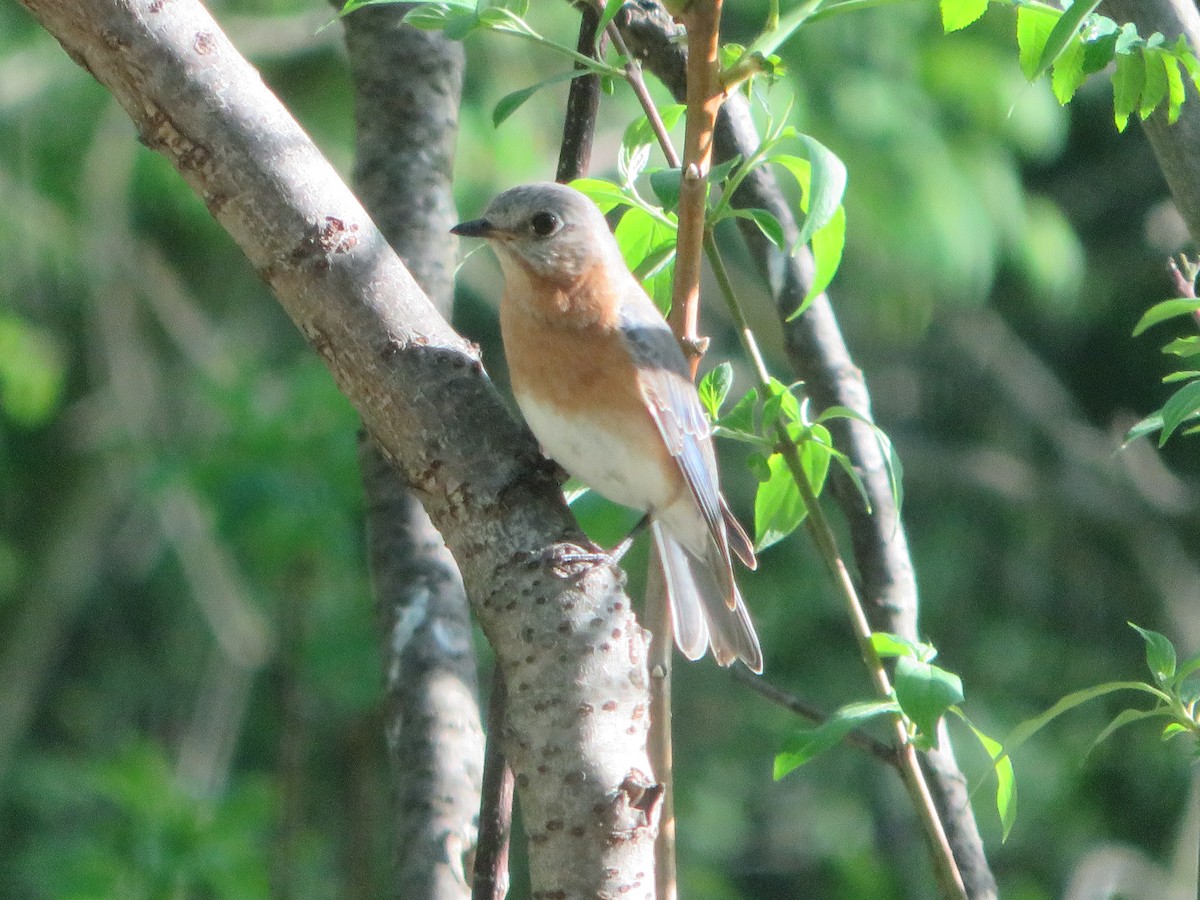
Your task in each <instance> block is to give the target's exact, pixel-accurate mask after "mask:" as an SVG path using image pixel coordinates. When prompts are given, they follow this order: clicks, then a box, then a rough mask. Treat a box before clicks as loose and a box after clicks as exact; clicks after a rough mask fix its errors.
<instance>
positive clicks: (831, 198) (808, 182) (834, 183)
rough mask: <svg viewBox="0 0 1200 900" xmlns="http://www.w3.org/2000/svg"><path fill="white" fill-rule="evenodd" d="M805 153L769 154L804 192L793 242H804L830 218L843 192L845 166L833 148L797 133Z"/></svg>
mask: <svg viewBox="0 0 1200 900" xmlns="http://www.w3.org/2000/svg"><path fill="white" fill-rule="evenodd" d="M797 139H798V140H799V141H800V143H801V144H802V145H803V147H804V151H805V155H804V156H803V157H801V156H792V155H789V154H786V153H781V154H777V155H773V156H770V157H768V159H769V160H770V162H773V163H776V164H778V165H781V166H783V167H784V168H785V169H787V170H788V172H790V173H791V174H792V177H794V178H795V179H796V182H797V183H798V184H799V185H800V189H801V190H802V191H803V192H804V199H803V201H802V203H801V209H803V210H804V212H805V213H806V216H805V219H804V224H803V226H802V227H801V228H800V235H799V236H798V237H797V238H796V246H798V247H799V246H803V245H804V244H807V243H808V241H809V239H810V238H811V237H812V236H813V234H814V233H815V232H817V231H818V230H819V229H821V228H824V227H825V226H826V225H827V224H829V222H830V220H831V219H832V218H833V215H834V213H835V212H836V211H837V209H838V207H839V206H840V205H841V202H842V196H843V195H844V194H845V193H846V166H845V164H844V163H843V162H842V161H841V160H840V159H838V157H837V155H836V154H834V152H833V151H832V150H830V149H829V148H828V147H826V146H825V145H824V144H822V143H821V142H820V141H817V140H816V139H815V138H811V137H808V136H807V135H803V134H802V135H797Z"/></svg>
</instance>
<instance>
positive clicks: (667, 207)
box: [572, 105, 846, 318]
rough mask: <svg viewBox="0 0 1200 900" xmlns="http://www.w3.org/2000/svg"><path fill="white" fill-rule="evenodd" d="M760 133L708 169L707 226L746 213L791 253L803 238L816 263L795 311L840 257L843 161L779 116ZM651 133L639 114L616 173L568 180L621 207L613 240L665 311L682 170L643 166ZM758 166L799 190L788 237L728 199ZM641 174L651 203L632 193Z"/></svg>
mask: <svg viewBox="0 0 1200 900" xmlns="http://www.w3.org/2000/svg"><path fill="white" fill-rule="evenodd" d="M684 113H685V109H684V107H683V106H680V105H673V106H667V107H664V108H663V109H662V110H660V111H659V117H660V119H661V120H662V125H663V126H664V127H665V128H667V129H670V128H672V127H674V126H675V124H676V123H677V122H678V121H679V119H680V117H681V116H683V115H684ZM765 134H766V136H765V137H764V139H763V141H762V142H761V143H760V144H759V146H758V148H757V149H756V150H755V151H754V153H752V154H751V155H750V156H749V157H747V158H746V159H742V158H741V157H735V158H733V159H730V160H726V161H725V162H723V163H720V164H718V165H715V166H713V167H712V169H711V170H710V172H709V179H708V182H709V204H708V211H707V214H706V217H705V228H706V229H711V228H713V227H714V226H716V225H717V224H718V223H719V222H723V221H725V220H727V219H744V220H747V221H750V222H753V223H754V224H755V225H756V226H757V227H758V228H759V230H760V231H761V232H762V233H763V234H764V235H765V236H766V237H767V239H768V240H769V241H771V243H772V244H774V245H775V246H776V247H777V248H779V249H780V250H782V251H784V252H786V253H795V252H797V251H798V250H799V249H800V248H801V247H803V246H805V245H806V244H807V245H808V246H809V247H810V248H811V250H812V254H813V259H814V263H815V270H814V275H813V281H812V284H811V286H810V288H809V291H808V294H807V295H806V296H805V298H804V299H803V300H802V301H801V303H800V305H799V307H798V308H797V309H795V310H793V311H792V313H791V317H792V318H794V317H796V316H798V315H800V314H801V313H802V312H803V311H804V310H805V309H807V307H808V305H809V304H810V303H811V302H812V301H813V299H814V298H816V297H817V296H818V295H819V294H820V293H821V292H822V291H824V290H825V289H826V288H827V287H828V286H829V283H830V282H831V281H832V280H833V277H834V275H835V274H836V273H837V269H838V266H839V265H840V264H841V260H842V250H843V248H844V246H845V243H846V213H845V209H844V208H843V206H842V197H843V196H844V194H845V191H846V167H845V165H843V164H842V161H841V160H840V159H838V157H837V156H836V155H835V154H834V153H833V152H832V151H831V150H829V148H828V147H826V146H825V145H823V144H822V143H820V142H819V141H817V140H816V139H815V138H812V137H809V136H808V135H805V134H801V133H799V132H798V131H797V130H796V129H795V128H794V127H792V126H790V125H786V124H784V123H783V119H779V120H776V119H773V118H770V117H768V122H767V128H766V132H765ZM655 140H656V136H655V131H654V129H653V128H652V127H651V125H650V122H649V121H648V119H647V118H646V117H645V116H642V117H641V118H639V119H638V120H636V121H634V122H633V123H632V124H631V125H630V126H629V127H628V128H627V129H626V131H625V135H624V138H623V139H622V141H621V147H620V150H619V151H618V155H617V171H618V178H619V180H618V181H616V182H613V181H607V180H605V179H601V178H581V179H578V180H576V181H574V182H573V183H572V186H573V187H575V188H576V189H577V190H579V191H582V192H583V193H584V194H586V195H587V196H589V197H590V198H591V199H592V200H593V201H595V203H596V204H597V205H598V206H599V207H600V209H601V210H603V211H604V212H605V213H606V214H607V213H609V212H611V211H612V210H613V209H616V208H618V207H622V208H625V210H626V211H625V213H624V214H623V215H622V218H621V220H620V222H619V223H618V224H617V227H616V231H615V233H616V237H617V243H618V244H620V245H621V249H622V251H623V252H624V253H625V261H626V263H627V264H628V265H629V268H630V269H631V270H632V271H633V273H634V274H635V275H637V276H638V278H639V279H640V280H641V281H642V283H643V285H644V286H645V287H646V291H647V293H649V294H650V296H651V297H653V298H654V301H655V302H656V303H657V304H658V306H659V308H660V309H661V310H662V311H663V313H664V314H666V313H667V312H669V310H670V297H671V290H670V284H671V278H672V276H673V273H674V242H675V230H676V216H675V209H676V207H677V205H678V202H679V178H680V172H679V170H678V169H673V168H664V167H648V163H649V159H650V153H651V149H652V147H653V144H654V142H655ZM764 165H776V166H778V167H779V168H780V169H781V170H783V171H784V172H785V173H787V174H789V175H790V176H791V177H792V178H793V179H794V180H795V183H796V185H797V186H798V188H799V190H800V211H801V213H802V214H803V224H802V225H801V227H800V230H799V232H798V234H797V235H796V236H795V238H794V239H792V240H790V241H789V240H788V236H787V235H786V234H785V233H784V229H783V226H782V225H781V224H780V222H779V220H778V219H777V218H776V217H775V216H774V215H773V214H772V213H771V212H770V211H768V210H765V209H739V208H735V207H734V206H733V205H732V198H733V196H734V194H735V192H736V191H737V189H738V187H740V186H741V184H742V182H743V181H744V180H745V179H746V178H747V177H748V176H749V175H750V174H751V172H753V171H754V170H755V169H757V168H759V167H760V166H764ZM642 175H645V176H646V177H647V180H648V181H649V183H650V188H651V190H652V191H653V193H654V197H655V199H656V200H657V204H655V203H652V202H650V201H649V200H647V199H646V198H644V197H643V196H642V195H641V194H640V193H639V192H638V189H637V185H636V182H637V180H638V178H640V177H641V176H642ZM714 186H715V187H716V188H717V191H716V192H714V190H713V188H714ZM714 193H715V195H716V197H717V199H716V200H715V201H714V200H713V196H714Z"/></svg>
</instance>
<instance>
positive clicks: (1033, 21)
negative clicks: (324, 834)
mask: <svg viewBox="0 0 1200 900" xmlns="http://www.w3.org/2000/svg"><path fill="white" fill-rule="evenodd" d="M1058 20H1059V17H1058V16H1056V15H1055V14H1054V13H1052V12H1048V11H1046V10H1043V9H1038V8H1036V7H1033V6H1022V7H1021V8H1020V9H1018V10H1017V52H1018V55H1019V58H1020V61H1021V72H1022V73H1024V75H1025V77H1026V78H1028V79H1029V80H1030V81H1034V80H1035V79H1036V78H1037V76H1038V74H1039V73H1038V67H1039V65H1040V64H1041V60H1042V54H1043V53H1044V52H1045V49H1046V41H1047V39H1048V38H1049V37H1050V32H1051V31H1053V30H1054V26H1055V25H1056V24H1057V23H1058Z"/></svg>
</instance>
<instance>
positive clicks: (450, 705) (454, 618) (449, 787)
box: [342, 6, 483, 900]
mask: <svg viewBox="0 0 1200 900" xmlns="http://www.w3.org/2000/svg"><path fill="white" fill-rule="evenodd" d="M404 12H405V9H404V8H402V7H395V6H390V7H382V8H368V9H364V10H362V11H360V12H359V13H358V14H357V15H353V16H348V17H347V18H345V19H343V20H342V21H343V25H344V27H345V35H346V46H347V49H348V51H349V56H350V70H351V74H352V77H353V82H354V100H355V106H354V123H355V137H356V160H355V166H354V182H355V185H356V188H357V191H358V194H359V197H360V198H361V199H362V201H363V203H364V204H366V206H367V208H368V209H369V210H370V212H371V216H372V218H373V219H374V221H375V222H376V224H377V225H378V226H379V228H380V230H381V231H382V232H383V234H384V236H385V237H386V238H387V241H388V243H389V244H391V246H392V247H393V248H394V249H395V250H396V252H397V253H399V254H400V257H401V259H402V260H403V261H404V264H405V266H406V267H407V268H408V270H409V272H410V273H411V274H412V275H413V277H414V278H415V279H416V281H417V283H418V284H419V285H420V286H421V288H422V289H423V290H424V291H425V293H426V295H427V296H428V297H429V298H430V300H431V301H432V302H433V303H434V305H435V306H436V307H437V308H438V310H439V312H441V313H442V315H443V316H447V317H448V316H449V314H450V310H451V307H452V304H453V299H454V264H455V254H454V245H453V242H451V241H447V240H446V232H447V231H448V230H449V229H450V227H451V226H452V225H453V224H454V223H455V222H456V221H457V219H458V217H457V215H456V214H455V209H454V200H453V196H452V194H451V171H452V168H453V162H454V140H455V137H456V135H457V133H458V127H457V126H458V108H459V100H460V97H461V93H462V74H463V51H462V45H461V44H460V43H458V42H456V41H449V40H447V39H446V38H445V37H444V36H443V35H441V34H439V33H436V32H426V31H419V30H417V29H415V28H412V27H411V26H407V25H403V24H401V20H402V18H403V15H404ZM359 459H360V467H361V470H362V478H363V490H364V493H365V495H366V516H367V534H368V540H369V544H370V567H371V580H372V584H373V586H374V590H375V602H376V608H377V610H378V615H379V621H380V631H381V637H382V640H381V644H382V648H381V649H382V658H383V660H384V666H385V676H386V685H387V694H388V711H387V723H386V734H387V745H388V751H389V755H390V759H391V774H392V783H393V786H394V796H393V810H394V813H393V818H394V820H395V823H396V827H395V832H394V841H395V845H394V848H393V858H394V860H395V865H396V868H395V872H394V880H393V881H392V884H391V888H392V893H393V896H396V897H404V898H413V900H426V898H427V900H460V898H461V900H465V898H467V897H469V896H470V878H469V869H470V866H469V865H468V859H469V858H470V856H471V852H472V851H473V850H474V849H475V845H476V835H477V821H476V818H477V810H478V808H479V791H480V782H481V779H482V771H483V729H482V725H481V723H480V715H479V700H478V697H479V691H478V684H477V679H476V660H475V653H474V647H473V645H472V634H471V618H470V611H469V609H468V606H467V599H466V594H465V592H464V590H463V584H462V577H461V576H460V575H459V572H458V567H457V566H456V565H455V563H454V559H453V558H452V557H451V555H450V552H449V551H448V550H447V549H446V545H445V542H444V541H443V540H442V536H441V535H440V534H439V533H438V531H437V529H436V528H434V526H433V523H432V522H431V521H430V519H429V516H428V515H427V514H426V512H425V509H424V507H422V506H421V504H420V502H419V501H418V499H417V498H416V497H415V496H414V495H413V494H412V493H411V492H410V491H409V490H408V489H407V486H406V485H405V484H404V481H403V479H402V478H401V476H400V473H399V472H398V471H397V470H396V469H395V467H393V466H391V465H390V464H389V463H388V461H387V460H386V458H385V457H384V455H383V451H382V450H381V449H380V447H379V445H378V444H377V443H376V442H375V440H373V439H372V438H370V437H366V436H364V439H363V440H362V441H361V442H360V446H359Z"/></svg>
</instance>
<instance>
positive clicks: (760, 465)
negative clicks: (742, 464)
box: [746, 453, 771, 484]
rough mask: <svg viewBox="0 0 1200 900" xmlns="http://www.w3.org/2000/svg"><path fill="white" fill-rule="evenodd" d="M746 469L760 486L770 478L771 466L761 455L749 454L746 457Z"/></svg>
mask: <svg viewBox="0 0 1200 900" xmlns="http://www.w3.org/2000/svg"><path fill="white" fill-rule="evenodd" d="M746 468H747V469H749V470H750V472H751V474H753V475H754V477H755V478H757V479H758V481H759V483H760V484H761V483H762V482H764V481H768V480H769V479H770V478H771V466H770V464H769V463H768V462H767V458H766V457H765V456H763V455H762V454H761V453H750V454H748V455H747V456H746Z"/></svg>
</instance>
